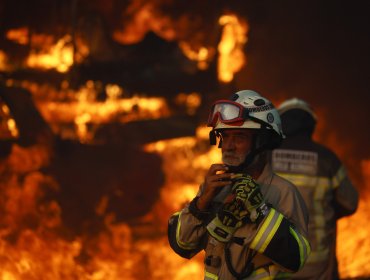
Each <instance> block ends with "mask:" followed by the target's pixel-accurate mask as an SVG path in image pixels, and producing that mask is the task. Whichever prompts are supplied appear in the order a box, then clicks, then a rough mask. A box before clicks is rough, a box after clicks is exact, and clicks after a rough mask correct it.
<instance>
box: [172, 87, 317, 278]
mask: <svg viewBox="0 0 370 280" xmlns="http://www.w3.org/2000/svg"><path fill="white" fill-rule="evenodd" d="M208 126H210V127H212V130H211V131H210V141H211V144H216V142H217V139H218V141H219V142H218V143H219V147H221V151H222V161H223V163H215V164H211V166H210V168H209V170H208V172H207V174H206V175H205V178H204V182H203V183H202V184H201V186H200V188H199V191H198V193H197V195H196V196H195V198H194V199H193V200H192V201H191V202H190V203H189V204H187V205H186V206H185V207H184V208H183V209H182V210H180V211H179V212H177V213H175V214H173V215H172V216H171V217H170V219H169V223H168V239H169V243H170V246H171V247H172V249H173V250H174V251H175V252H176V253H177V254H179V255H180V256H182V257H184V258H188V259H190V258H192V257H193V256H194V255H196V254H197V253H198V252H200V251H201V250H204V251H205V257H204V263H205V275H204V279H222V280H229V279H274V278H276V277H277V276H278V274H279V276H282V274H283V273H284V272H287V271H288V272H292V271H293V272H295V271H298V270H299V269H300V268H301V267H302V266H303V264H304V263H305V260H306V258H307V256H308V254H309V252H310V245H309V243H308V241H307V238H306V236H307V223H308V213H307V209H306V206H305V203H304V201H303V198H302V197H301V195H300V194H299V192H298V190H297V189H296V188H295V186H294V185H293V184H291V183H290V182H288V181H287V180H285V179H283V178H281V177H279V176H277V175H276V174H274V173H273V172H272V169H271V166H270V164H268V160H267V154H268V151H269V150H270V149H274V148H276V147H278V146H279V144H280V143H281V139H282V138H283V133H282V130H281V122H280V117H279V114H278V112H277V110H276V109H275V108H274V106H273V104H272V103H271V102H270V101H269V100H267V99H266V98H264V97H262V96H261V95H259V94H258V93H257V92H255V91H251V90H242V91H239V92H236V93H235V94H233V95H232V96H231V97H230V99H228V100H218V101H216V102H215V103H214V105H213V106H212V110H211V113H210V116H209V120H208Z"/></svg>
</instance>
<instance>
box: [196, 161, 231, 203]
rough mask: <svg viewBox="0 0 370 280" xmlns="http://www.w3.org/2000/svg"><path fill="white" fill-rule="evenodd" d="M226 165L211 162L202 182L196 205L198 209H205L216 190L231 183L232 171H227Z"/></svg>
mask: <svg viewBox="0 0 370 280" xmlns="http://www.w3.org/2000/svg"><path fill="white" fill-rule="evenodd" d="M227 170H228V168H227V166H226V165H224V164H212V165H211V167H210V168H209V170H208V172H207V174H206V176H205V178H204V182H203V193H202V194H201V195H200V196H199V199H198V201H197V207H198V209H199V210H205V209H207V207H208V205H209V203H210V202H211V201H212V199H213V198H214V196H215V195H216V194H217V193H218V191H219V190H220V189H221V188H223V187H225V186H227V185H230V184H231V176H232V175H233V174H232V173H227Z"/></svg>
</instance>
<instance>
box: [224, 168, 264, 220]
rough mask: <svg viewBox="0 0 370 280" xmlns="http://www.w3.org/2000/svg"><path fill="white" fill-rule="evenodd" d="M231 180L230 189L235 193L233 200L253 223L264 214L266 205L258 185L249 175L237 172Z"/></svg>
mask: <svg viewBox="0 0 370 280" xmlns="http://www.w3.org/2000/svg"><path fill="white" fill-rule="evenodd" d="M232 180H233V185H232V188H231V190H232V193H233V194H235V200H236V201H237V202H238V204H239V205H240V207H241V208H242V209H244V210H245V211H247V213H248V214H247V216H248V218H249V219H250V221H251V222H253V223H254V222H256V220H257V219H258V218H259V217H260V216H261V215H266V211H268V207H267V206H266V204H265V199H264V197H263V195H262V193H261V188H260V186H259V185H258V184H257V183H256V182H255V181H254V180H253V178H252V177H251V176H250V175H247V174H241V173H238V174H235V176H234V178H233V179H232Z"/></svg>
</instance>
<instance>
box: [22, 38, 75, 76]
mask: <svg viewBox="0 0 370 280" xmlns="http://www.w3.org/2000/svg"><path fill="white" fill-rule="evenodd" d="M71 40H72V39H71V36H69V35H66V36H64V37H63V38H61V39H59V41H58V42H57V43H56V44H55V45H54V46H52V47H51V48H50V49H48V50H44V51H43V52H41V53H36V52H35V51H34V50H32V52H31V54H30V56H29V57H28V59H27V62H26V64H27V66H29V67H32V68H41V69H52V68H55V69H56V70H57V71H59V72H67V71H68V69H69V68H70V67H71V66H72V64H73V47H72V45H71Z"/></svg>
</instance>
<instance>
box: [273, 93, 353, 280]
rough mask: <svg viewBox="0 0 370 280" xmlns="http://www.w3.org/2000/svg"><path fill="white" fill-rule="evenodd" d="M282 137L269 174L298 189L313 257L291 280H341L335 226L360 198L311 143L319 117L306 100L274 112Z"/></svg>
mask: <svg viewBox="0 0 370 280" xmlns="http://www.w3.org/2000/svg"><path fill="white" fill-rule="evenodd" d="M278 111H279V114H280V116H281V120H282V128H283V132H284V134H285V135H286V139H284V141H283V143H282V145H281V147H280V148H279V149H276V150H274V151H273V152H272V167H273V170H274V171H275V172H276V173H277V174H279V175H280V176H282V177H284V178H286V179H288V180H289V181H291V182H292V183H293V184H294V185H296V186H297V188H298V189H299V191H300V192H301V194H302V196H303V198H304V200H305V202H306V205H307V207H308V210H309V217H310V220H309V225H308V231H309V241H310V244H311V246H312V247H311V249H312V251H311V254H310V256H309V257H308V259H307V262H306V264H305V266H304V267H303V268H302V270H300V271H299V272H298V273H296V274H294V275H293V276H292V278H293V279H314V280H319V279H328V280H332V279H339V275H338V266H337V258H336V231H337V227H336V221H337V220H338V219H339V218H341V217H343V216H347V215H351V214H353V213H354V212H355V211H356V208H357V204H358V193H357V191H356V189H355V188H354V186H353V185H352V183H351V181H350V179H349V177H348V176H347V174H346V171H345V168H344V166H343V165H342V163H341V162H340V161H339V159H338V157H337V156H336V155H335V154H334V153H333V152H332V151H331V150H329V149H328V148H326V147H324V146H322V145H320V144H318V143H316V142H314V141H313V140H312V134H313V132H314V130H315V126H316V122H317V117H316V115H315V113H314V111H313V110H312V108H311V107H310V105H309V104H308V103H307V102H305V101H304V100H301V99H298V98H292V99H288V100H286V101H285V102H283V103H282V104H281V105H280V106H279V108H278Z"/></svg>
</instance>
